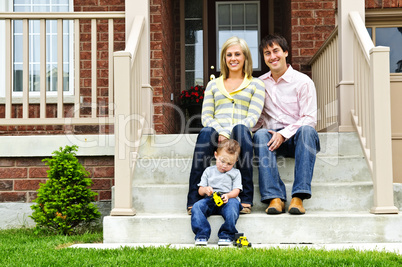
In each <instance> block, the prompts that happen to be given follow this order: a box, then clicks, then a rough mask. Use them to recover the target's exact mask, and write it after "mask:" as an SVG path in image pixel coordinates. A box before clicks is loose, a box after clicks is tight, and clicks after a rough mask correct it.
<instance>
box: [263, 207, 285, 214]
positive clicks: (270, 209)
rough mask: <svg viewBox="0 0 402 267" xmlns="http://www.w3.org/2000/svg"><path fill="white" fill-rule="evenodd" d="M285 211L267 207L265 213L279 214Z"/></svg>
mask: <svg viewBox="0 0 402 267" xmlns="http://www.w3.org/2000/svg"><path fill="white" fill-rule="evenodd" d="M284 212H285V211H283V210H282V211H279V210H277V209H275V208H269V209H268V210H267V211H266V213H267V214H281V213H284Z"/></svg>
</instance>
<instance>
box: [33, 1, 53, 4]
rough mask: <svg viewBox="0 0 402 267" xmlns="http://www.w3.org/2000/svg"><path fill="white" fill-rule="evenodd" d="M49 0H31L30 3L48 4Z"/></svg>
mask: <svg viewBox="0 0 402 267" xmlns="http://www.w3.org/2000/svg"><path fill="white" fill-rule="evenodd" d="M49 1H50V0H33V1H32V4H34V5H38V4H39V5H48V4H49V3H50V2H49Z"/></svg>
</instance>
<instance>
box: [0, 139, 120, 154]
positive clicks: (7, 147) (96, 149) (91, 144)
mask: <svg viewBox="0 0 402 267" xmlns="http://www.w3.org/2000/svg"><path fill="white" fill-rule="evenodd" d="M0 144H1V146H0V158H5V157H50V156H52V152H53V151H55V150H58V149H59V147H64V146H66V145H69V146H71V145H77V146H78V152H77V156H113V155H114V146H115V141H114V135H36V136H0Z"/></svg>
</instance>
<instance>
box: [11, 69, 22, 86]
mask: <svg viewBox="0 0 402 267" xmlns="http://www.w3.org/2000/svg"><path fill="white" fill-rule="evenodd" d="M13 78H14V81H13V84H14V91H16V92H22V64H19V63H14V75H13Z"/></svg>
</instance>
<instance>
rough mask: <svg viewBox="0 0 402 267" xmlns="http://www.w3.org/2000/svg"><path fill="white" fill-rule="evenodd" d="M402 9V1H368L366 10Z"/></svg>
mask: <svg viewBox="0 0 402 267" xmlns="http://www.w3.org/2000/svg"><path fill="white" fill-rule="evenodd" d="M396 7H402V0H366V8H396Z"/></svg>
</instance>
